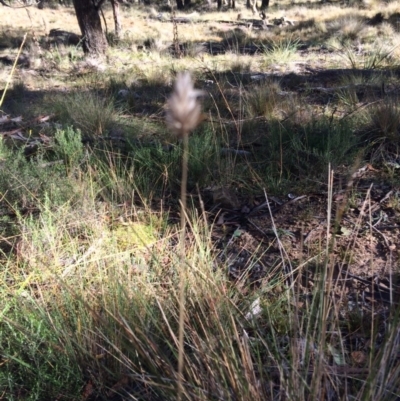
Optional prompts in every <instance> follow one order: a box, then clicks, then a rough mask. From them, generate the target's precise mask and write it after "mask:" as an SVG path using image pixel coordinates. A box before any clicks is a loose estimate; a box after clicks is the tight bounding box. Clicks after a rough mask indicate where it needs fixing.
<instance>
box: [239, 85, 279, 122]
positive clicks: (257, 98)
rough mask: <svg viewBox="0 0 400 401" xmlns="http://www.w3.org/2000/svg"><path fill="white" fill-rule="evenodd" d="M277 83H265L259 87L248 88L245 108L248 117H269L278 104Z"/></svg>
mask: <svg viewBox="0 0 400 401" xmlns="http://www.w3.org/2000/svg"><path fill="white" fill-rule="evenodd" d="M280 90H281V88H280V86H279V82H277V81H266V82H263V83H262V84H261V85H257V86H254V87H252V88H249V90H248V91H247V92H246V100H245V108H246V115H248V116H249V117H260V116H263V117H271V116H273V112H274V110H275V107H276V106H277V105H278V104H279V103H280V102H279V95H278V92H279V91H280Z"/></svg>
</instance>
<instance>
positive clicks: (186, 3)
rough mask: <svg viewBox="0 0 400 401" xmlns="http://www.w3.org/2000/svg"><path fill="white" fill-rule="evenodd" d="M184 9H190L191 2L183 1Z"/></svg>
mask: <svg viewBox="0 0 400 401" xmlns="http://www.w3.org/2000/svg"><path fill="white" fill-rule="evenodd" d="M184 4H185V8H187V7H190V5H191V4H192V2H191V0H184Z"/></svg>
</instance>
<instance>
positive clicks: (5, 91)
mask: <svg viewBox="0 0 400 401" xmlns="http://www.w3.org/2000/svg"><path fill="white" fill-rule="evenodd" d="M27 35H28V34H27V33H26V34H25V35H24V37H23V39H22V43H21V46H20V47H19V49H18V53H17V57H16V58H15V61H14V64H13V66H12V68H11V72H10V74H9V76H8V79H7V82H6V87H5V88H4V90H3V94H2V96H1V99H0V107H1V106H2V105H3V102H4V99H5V97H6V93H7V90H8V87H9V85H10V82H11V78H12V76H13V75H14V71H15V69H16V68H17V63H18V59H19V56H20V55H21V52H22V48H23V47H24V44H25V41H26V36H27Z"/></svg>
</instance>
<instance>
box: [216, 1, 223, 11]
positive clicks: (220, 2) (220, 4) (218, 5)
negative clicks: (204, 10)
mask: <svg viewBox="0 0 400 401" xmlns="http://www.w3.org/2000/svg"><path fill="white" fill-rule="evenodd" d="M217 8H218V10H221V8H222V0H217Z"/></svg>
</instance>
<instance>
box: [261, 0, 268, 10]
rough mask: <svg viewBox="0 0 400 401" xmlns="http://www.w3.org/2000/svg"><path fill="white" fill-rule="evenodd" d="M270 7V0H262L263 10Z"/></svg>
mask: <svg viewBox="0 0 400 401" xmlns="http://www.w3.org/2000/svg"><path fill="white" fill-rule="evenodd" d="M268 7H269V0H262V3H261V10H266V9H267V8H268Z"/></svg>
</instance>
